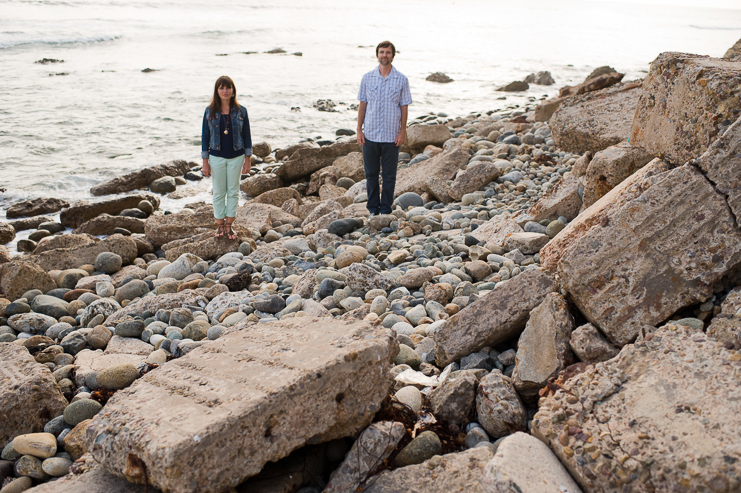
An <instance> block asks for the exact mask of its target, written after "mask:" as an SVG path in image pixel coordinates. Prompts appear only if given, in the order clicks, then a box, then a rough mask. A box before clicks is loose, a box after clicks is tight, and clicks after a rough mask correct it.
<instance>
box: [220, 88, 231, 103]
mask: <svg viewBox="0 0 741 493" xmlns="http://www.w3.org/2000/svg"><path fill="white" fill-rule="evenodd" d="M232 95H234V89H232V88H231V87H229V86H219V97H220V98H221V99H223V100H226V101H229V100H230V99H232Z"/></svg>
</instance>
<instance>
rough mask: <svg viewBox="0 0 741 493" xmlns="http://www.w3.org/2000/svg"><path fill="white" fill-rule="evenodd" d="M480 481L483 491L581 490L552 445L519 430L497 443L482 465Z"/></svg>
mask: <svg viewBox="0 0 741 493" xmlns="http://www.w3.org/2000/svg"><path fill="white" fill-rule="evenodd" d="M481 484H482V486H483V489H484V491H486V493H511V492H515V491H521V492H527V493H555V492H562V493H581V488H579V485H578V484H576V481H574V479H573V478H572V477H571V476H570V475H569V472H568V471H567V470H566V468H565V467H564V466H563V465H562V464H561V462H560V461H559V460H558V457H556V456H555V455H554V454H553V452H551V449H549V448H548V446H547V445H545V444H544V443H543V442H541V441H540V440H538V439H537V438H535V437H534V436H532V435H528V434H527V433H522V432H519V431H518V432H517V433H515V434H513V435H510V436H508V437H507V438H505V439H504V440H502V442H501V443H500V444H499V447H498V448H497V452H496V454H495V455H494V458H493V459H492V460H490V461H489V463H488V464H486V467H484V477H483V478H482V479H481Z"/></svg>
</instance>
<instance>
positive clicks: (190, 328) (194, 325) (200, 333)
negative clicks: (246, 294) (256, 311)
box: [182, 312, 246, 341]
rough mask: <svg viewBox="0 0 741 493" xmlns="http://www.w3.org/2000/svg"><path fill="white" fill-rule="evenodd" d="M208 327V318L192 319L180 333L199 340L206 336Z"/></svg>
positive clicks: (187, 337) (185, 336)
mask: <svg viewBox="0 0 741 493" xmlns="http://www.w3.org/2000/svg"><path fill="white" fill-rule="evenodd" d="M239 313H241V312H239ZM245 316H246V315H245ZM210 328H211V324H210V323H208V320H194V321H193V322H191V323H189V324H188V325H186V326H185V328H184V329H183V334H182V335H183V338H184V339H193V340H194V341H200V340H202V339H205V338H206V337H207V336H208V331H209V329H210Z"/></svg>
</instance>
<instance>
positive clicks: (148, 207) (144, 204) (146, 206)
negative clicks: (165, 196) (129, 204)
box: [136, 200, 154, 214]
mask: <svg viewBox="0 0 741 493" xmlns="http://www.w3.org/2000/svg"><path fill="white" fill-rule="evenodd" d="M136 207H137V208H138V209H139V210H141V211H142V212H146V213H147V214H152V213H153V212H154V206H153V205H152V203H151V202H150V201H148V200H142V201H141V202H139V205H137V206H136Z"/></svg>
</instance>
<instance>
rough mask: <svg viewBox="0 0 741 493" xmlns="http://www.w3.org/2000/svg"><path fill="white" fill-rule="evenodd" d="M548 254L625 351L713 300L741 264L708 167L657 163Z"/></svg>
mask: <svg viewBox="0 0 741 493" xmlns="http://www.w3.org/2000/svg"><path fill="white" fill-rule="evenodd" d="M687 197H692V200H691V201H688V200H687ZM540 258H541V262H542V263H543V266H544V267H546V268H548V269H552V270H557V271H558V276H559V278H560V279H561V287H562V289H563V290H564V291H566V292H567V293H568V294H569V297H570V298H571V299H572V300H573V301H574V303H575V304H576V305H577V306H578V308H579V310H580V311H581V312H582V313H583V314H584V316H585V317H586V318H587V320H589V321H590V322H592V323H593V324H594V325H596V326H597V327H599V328H600V329H601V330H602V331H603V332H604V333H605V335H606V336H607V337H608V338H609V339H610V341H611V342H613V343H615V344H618V345H624V344H627V343H629V342H631V341H633V340H634V339H635V337H636V336H637V335H638V332H639V328H640V326H641V325H642V324H647V325H656V324H659V323H661V322H662V321H664V320H666V319H667V318H669V317H670V316H671V315H672V314H674V313H675V312H676V311H677V310H679V309H680V308H683V307H686V306H690V305H693V304H697V303H701V302H704V301H705V300H707V299H708V298H710V297H711V296H712V294H713V289H714V288H715V287H716V286H717V285H718V283H720V282H721V280H722V279H723V277H724V276H727V275H731V274H733V273H734V272H735V270H736V269H737V268H738V267H739V266H741V235H739V232H738V230H737V229H736V224H735V219H734V217H733V216H732V215H731V213H730V211H729V209H728V206H727V204H726V202H725V200H724V197H723V196H722V195H721V194H719V193H718V192H717V191H716V190H715V189H714V188H713V186H712V184H711V183H710V182H709V181H708V180H707V178H705V177H704V176H703V175H702V173H701V172H700V171H698V170H697V169H696V168H695V167H694V166H692V165H685V166H682V167H679V168H676V169H672V170H668V169H667V166H666V165H665V164H664V163H663V162H662V161H660V160H658V159H656V160H654V161H652V162H651V163H649V164H648V165H646V166H645V167H644V168H642V169H641V170H639V171H637V172H636V173H634V174H633V175H632V176H631V177H630V178H629V179H627V180H625V181H624V182H623V183H621V184H620V185H619V186H618V187H616V188H614V189H613V190H612V191H610V192H609V193H608V194H607V195H605V196H604V197H602V199H600V200H599V201H597V202H596V203H595V204H594V205H593V206H592V207H590V208H589V209H587V210H586V211H585V212H584V213H582V214H580V215H579V217H578V218H577V219H575V220H574V221H572V222H571V223H570V224H569V225H568V226H567V227H566V228H565V229H564V230H563V231H561V233H559V235H558V236H557V237H556V238H554V239H553V240H552V241H551V242H550V243H548V245H546V246H545V247H544V248H543V249H542V250H541V251H540Z"/></svg>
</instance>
